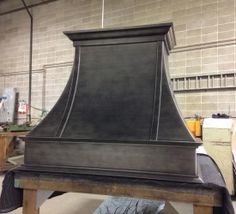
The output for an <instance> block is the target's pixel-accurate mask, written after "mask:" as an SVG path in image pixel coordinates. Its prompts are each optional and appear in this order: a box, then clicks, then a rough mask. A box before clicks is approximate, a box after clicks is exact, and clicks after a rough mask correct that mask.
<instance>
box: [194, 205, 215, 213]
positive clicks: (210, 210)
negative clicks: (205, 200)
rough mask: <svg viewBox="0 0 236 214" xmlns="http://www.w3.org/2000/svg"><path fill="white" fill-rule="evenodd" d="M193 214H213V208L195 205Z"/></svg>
mask: <svg viewBox="0 0 236 214" xmlns="http://www.w3.org/2000/svg"><path fill="white" fill-rule="evenodd" d="M193 214H213V207H208V206H199V205H193Z"/></svg>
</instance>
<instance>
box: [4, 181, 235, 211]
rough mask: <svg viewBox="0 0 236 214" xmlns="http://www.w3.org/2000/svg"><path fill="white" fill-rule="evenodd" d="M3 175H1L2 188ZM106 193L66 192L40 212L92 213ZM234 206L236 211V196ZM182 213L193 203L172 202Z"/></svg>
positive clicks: (45, 204) (52, 200)
mask: <svg viewBox="0 0 236 214" xmlns="http://www.w3.org/2000/svg"><path fill="white" fill-rule="evenodd" d="M2 180H3V176H0V190H1V186H2V185H1V183H2ZM107 197H108V196H105V195H93V194H80V193H66V194H64V195H61V196H58V197H55V198H53V199H50V200H47V201H46V202H45V203H44V204H43V205H42V206H41V208H40V214H51V213H53V214H92V213H93V212H94V211H95V210H96V208H97V207H98V206H99V205H100V204H101V203H102V202H103V201H104V200H105V199H106V198H107ZM234 200H235V201H233V206H234V209H235V211H236V198H235V199H234ZM171 204H172V206H173V207H175V209H176V210H177V211H178V212H179V213H180V214H191V213H193V208H192V205H190V204H184V203H171ZM9 214H22V208H19V209H17V210H14V211H12V212H9ZM166 214H168V213H166Z"/></svg>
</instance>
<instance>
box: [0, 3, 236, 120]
mask: <svg viewBox="0 0 236 214" xmlns="http://www.w3.org/2000/svg"><path fill="white" fill-rule="evenodd" d="M19 2H20V1H18V0H11V1H2V2H0V50H1V51H0V93H1V92H2V90H3V88H4V87H17V89H18V91H19V93H20V98H21V99H25V100H27V96H28V92H27V90H28V74H27V73H28V60H29V18H28V15H27V13H26V11H24V10H20V11H17V12H12V13H9V14H5V12H6V11H9V10H11V9H12V8H19V7H22V6H21V5H20V3H19ZM39 2H40V1H39V0H31V1H30V0H29V1H27V3H30V4H34V3H35V4H37V3H39ZM44 2H46V1H44ZM31 11H32V13H33V17H34V43H33V69H34V71H33V72H34V73H33V91H32V106H34V107H37V108H46V109H47V110H49V109H51V107H52V106H53V105H54V104H55V102H56V100H57V99H58V97H59V96H60V94H61V92H62V90H63V88H64V86H65V83H66V82H67V79H68V77H69V74H70V71H71V65H72V64H71V63H72V61H73V55H74V49H73V46H72V43H71V41H69V40H68V39H67V37H65V36H64V35H63V33H62V32H63V31H66V30H79V29H89V28H101V26H102V0H58V1H52V2H51V3H48V4H43V5H40V6H36V7H33V8H32V9H31ZM235 11H236V0H199V1H195V0H178V1H175V0H146V1H143V0H135V1H134V0H119V1H116V0H105V7H104V23H103V24H104V27H116V26H132V25H141V24H153V23H160V22H174V26H175V34H176V40H177V46H176V47H175V49H174V50H173V51H172V53H171V55H170V73H171V76H172V77H178V76H184V75H199V74H211V73H225V72H235V68H236V64H235V61H236V60H235V59H236V46H235V43H236V12H235ZM3 13H4V14H5V15H1V14H3ZM176 98H177V101H178V103H179V106H180V109H181V111H182V113H183V115H184V116H193V114H195V113H197V114H199V115H202V116H210V115H211V114H212V113H216V112H220V113H227V114H228V113H230V114H231V115H232V116H236V105H235V98H236V92H235V90H227V89H220V90H217V91H216V90H215V91H198V92H191V93H190V92H184V93H183V92H181V93H180V92H178V93H176ZM39 113H40V112H38V111H36V110H35V111H33V114H34V115H35V116H36V117H37V116H38V115H39Z"/></svg>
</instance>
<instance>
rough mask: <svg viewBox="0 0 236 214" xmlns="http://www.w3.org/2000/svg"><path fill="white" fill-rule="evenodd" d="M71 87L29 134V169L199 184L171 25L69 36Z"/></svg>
mask: <svg viewBox="0 0 236 214" xmlns="http://www.w3.org/2000/svg"><path fill="white" fill-rule="evenodd" d="M66 35H67V36H68V37H69V38H70V39H71V40H72V41H73V43H74V46H75V47H76V52H75V60H74V66H73V70H72V73H71V77H70V79H69V81H68V84H67V86H66V88H65V90H64V92H63V94H62V96H61V98H60V99H59V101H58V102H57V104H56V105H55V107H54V108H53V109H52V111H51V112H50V113H49V114H48V116H47V117H46V118H45V119H44V120H43V121H42V122H41V124H39V125H38V126H37V127H36V128H35V129H34V130H33V131H32V132H31V133H30V134H29V135H28V136H27V137H26V141H27V144H26V153H25V166H24V168H25V169H33V168H35V169H36V170H37V169H38V170H39V171H40V170H42V171H45V170H46V171H47V170H48V171H54V172H56V171H62V172H68V171H70V172H71V173H78V174H80V173H82V174H93V175H98V174H102V175H109V176H124V177H137V178H150V179H165V180H179V181H180V180H182V181H189V182H195V181H199V180H198V176H197V170H196V157H195V149H196V148H197V146H198V144H197V143H196V142H195V140H194V139H193V137H192V135H191V134H190V133H189V131H188V130H187V128H186V127H185V124H184V121H183V119H182V118H181V116H180V113H179V111H178V108H177V106H176V102H175V99H174V96H173V94H172V91H171V89H170V84H169V77H168V62H167V56H168V53H169V51H170V49H171V48H172V47H173V46H174V45H175V37H174V33H173V26H172V24H161V25H151V26H141V27H133V28H123V29H103V30H90V31H79V32H67V33H66Z"/></svg>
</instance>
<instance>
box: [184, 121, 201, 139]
mask: <svg viewBox="0 0 236 214" xmlns="http://www.w3.org/2000/svg"><path fill="white" fill-rule="evenodd" d="M186 124H187V127H188V129H189V131H190V132H192V134H193V136H194V137H201V136H202V120H200V119H188V120H186Z"/></svg>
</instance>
